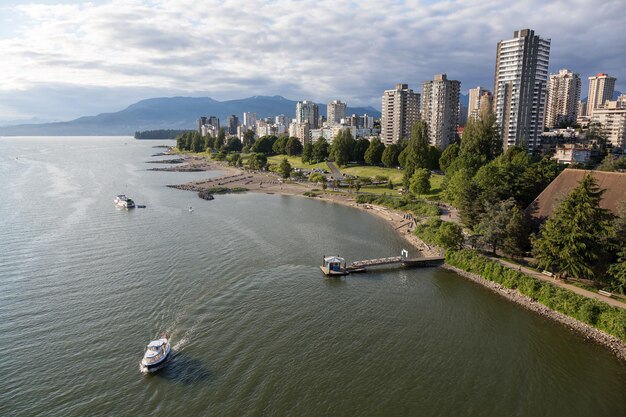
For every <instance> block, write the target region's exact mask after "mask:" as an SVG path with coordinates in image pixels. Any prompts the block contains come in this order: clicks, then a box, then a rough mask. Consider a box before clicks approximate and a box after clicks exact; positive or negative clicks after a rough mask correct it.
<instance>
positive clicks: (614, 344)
mask: <svg viewBox="0 0 626 417" xmlns="http://www.w3.org/2000/svg"><path fill="white" fill-rule="evenodd" d="M196 158H197V157H196ZM202 159H203V160H204V158H202ZM204 161H205V163H203V164H202V169H199V170H200V171H212V170H219V171H222V172H224V173H225V175H222V176H220V177H216V178H212V179H209V180H199V181H193V182H190V183H186V184H180V185H178V186H173V187H174V188H179V189H182V190H187V191H201V190H203V189H207V188H210V187H211V186H215V185H218V184H219V183H220V179H224V181H229V183H228V184H227V185H228V186H229V187H232V186H239V187H246V188H248V191H250V192H255V193H265V194H277V195H289V196H299V197H306V198H310V199H316V200H320V201H325V202H330V203H336V204H341V205H343V206H347V207H353V208H356V209H359V210H363V211H366V212H368V213H370V214H372V215H374V216H377V217H379V218H381V219H383V220H385V221H386V222H387V223H388V224H389V225H390V226H391V227H392V228H393V229H394V231H395V233H396V234H397V235H399V236H400V237H402V238H403V239H404V240H405V241H406V242H407V243H408V244H409V245H411V246H412V248H414V249H415V250H417V251H418V252H419V253H420V256H442V255H443V253H444V251H443V250H442V249H440V248H437V247H431V246H429V245H427V244H426V243H425V242H423V241H422V240H421V239H420V238H419V237H417V236H416V235H415V234H413V233H412V232H413V228H412V227H411V226H414V225H413V224H411V223H412V222H410V221H407V220H406V219H404V218H403V215H404V214H405V213H403V212H400V211H397V210H393V209H389V208H386V207H382V206H377V205H373V204H357V203H356V201H355V198H356V195H345V194H344V195H340V194H330V193H328V192H324V191H321V190H320V194H319V195H316V196H315V197H307V196H305V195H303V193H304V192H306V191H311V190H312V189H314V188H316V187H317V186H318V184H312V183H295V184H293V183H282V181H279V180H278V178H277V176H276V175H275V174H274V173H269V172H263V173H259V172H254V171H245V170H242V169H239V168H233V167H230V166H227V165H225V164H223V163H219V162H208V163H207V161H206V160H204ZM189 165H195V164H194V163H193V162H192V163H190V164H184V165H183V166H180V167H172V168H174V169H172V170H173V171H175V170H176V168H178V169H180V171H184V169H185V168H186V167H189ZM234 177H241V180H237V179H236V178H235V180H232V179H233V178H234ZM264 182H265V188H263V184H264ZM170 187H171V186H170ZM442 267H443V268H445V269H447V270H450V271H453V272H456V273H457V274H458V275H460V276H462V277H463V278H465V279H468V280H470V281H473V282H474V283H476V284H479V285H482V286H483V287H485V288H487V289H489V290H491V291H493V292H494V293H496V294H498V295H500V296H502V297H504V298H506V299H507V300H509V301H511V302H513V303H515V304H517V305H518V306H520V307H522V308H524V309H526V310H529V311H532V312H535V313H537V314H539V315H540V316H542V317H544V318H547V319H549V320H553V321H555V322H558V323H560V324H561V325H564V326H566V327H567V328H568V329H569V330H571V331H574V332H577V333H578V334H580V335H581V336H582V337H583V338H584V339H585V340H588V341H591V342H594V343H596V344H598V345H600V346H603V347H605V348H607V349H609V350H610V351H611V352H612V353H613V354H614V355H615V356H616V357H617V358H618V359H619V360H621V361H626V343H625V342H622V341H621V340H620V339H618V338H616V337H614V336H611V335H609V334H607V333H604V332H603V331H601V330H599V329H596V328H595V327H593V326H591V325H588V324H586V323H583V322H581V321H579V320H577V319H575V318H574V317H570V316H567V315H565V314H562V313H559V312H558V311H555V310H552V309H550V308H549V307H547V306H545V305H543V304H541V303H539V302H537V301H534V300H532V299H531V298H529V297H527V296H525V295H523V294H521V293H520V292H518V291H517V290H511V289H508V288H506V287H504V286H502V285H500V284H498V283H495V282H492V281H489V280H487V279H485V278H483V277H482V276H480V275H477V274H473V273H470V272H467V271H464V270H462V269H460V268H457V267H455V266H452V265H449V264H447V263H444V264H443V265H442Z"/></svg>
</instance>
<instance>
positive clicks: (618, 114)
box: [591, 97, 626, 149]
mask: <svg viewBox="0 0 626 417" xmlns="http://www.w3.org/2000/svg"><path fill="white" fill-rule="evenodd" d="M620 98H621V97H620ZM591 122H592V123H600V124H601V125H602V130H603V132H604V133H605V134H606V136H607V141H608V142H610V143H611V144H612V145H613V146H614V147H616V148H621V149H626V99H625V100H617V101H606V102H605V104H604V106H603V107H601V108H596V109H595V110H594V111H593V116H591Z"/></svg>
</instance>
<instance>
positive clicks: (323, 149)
mask: <svg viewBox="0 0 626 417" xmlns="http://www.w3.org/2000/svg"><path fill="white" fill-rule="evenodd" d="M326 158H328V142H327V141H326V139H324V138H323V137H320V138H319V139H317V140H316V141H315V143H314V144H313V154H312V158H311V161H310V162H313V163H316V164H317V163H319V162H321V161H325V160H326Z"/></svg>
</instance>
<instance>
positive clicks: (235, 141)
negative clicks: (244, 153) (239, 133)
mask: <svg viewBox="0 0 626 417" xmlns="http://www.w3.org/2000/svg"><path fill="white" fill-rule="evenodd" d="M242 148H243V145H242V144H241V141H240V140H239V138H235V137H233V138H228V141H227V142H226V145H224V148H223V149H224V151H225V152H241V149H242Z"/></svg>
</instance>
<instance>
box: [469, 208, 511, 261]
mask: <svg viewBox="0 0 626 417" xmlns="http://www.w3.org/2000/svg"><path fill="white" fill-rule="evenodd" d="M513 207H515V200H513V199H512V198H511V199H508V200H505V201H500V202H498V203H496V204H491V203H487V204H485V211H484V213H482V214H481V215H480V222H479V223H478V226H477V227H476V229H477V231H478V233H480V235H481V236H480V239H479V241H480V243H482V244H483V245H488V246H491V250H492V253H493V254H494V255H495V254H496V251H497V250H498V248H499V247H500V244H501V243H502V241H503V240H504V239H505V238H506V227H507V225H508V224H509V219H510V218H511V212H512V210H513Z"/></svg>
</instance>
